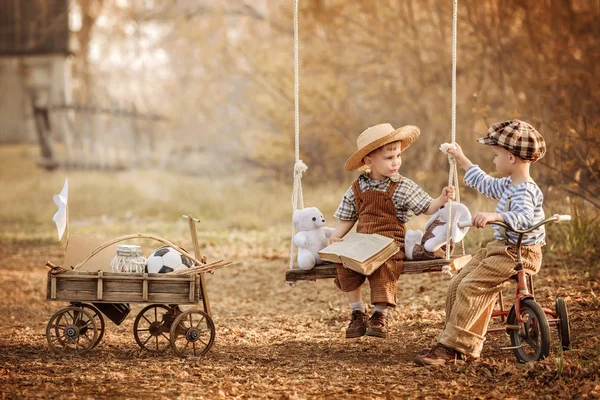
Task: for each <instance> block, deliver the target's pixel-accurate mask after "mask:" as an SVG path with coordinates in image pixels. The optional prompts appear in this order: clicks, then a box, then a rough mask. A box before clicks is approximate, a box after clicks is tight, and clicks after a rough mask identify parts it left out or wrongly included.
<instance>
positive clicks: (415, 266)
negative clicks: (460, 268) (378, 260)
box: [285, 256, 470, 282]
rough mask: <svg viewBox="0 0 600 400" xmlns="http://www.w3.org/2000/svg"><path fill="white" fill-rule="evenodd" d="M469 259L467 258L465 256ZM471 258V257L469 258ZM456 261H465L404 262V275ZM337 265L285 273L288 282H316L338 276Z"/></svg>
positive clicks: (439, 268)
mask: <svg viewBox="0 0 600 400" xmlns="http://www.w3.org/2000/svg"><path fill="white" fill-rule="evenodd" d="M465 257H467V256H465ZM468 257H470V256H468ZM455 259H460V260H464V258H463V256H452V257H450V261H447V260H444V259H441V258H440V259H435V260H419V261H404V269H403V270H402V273H403V274H420V273H424V272H440V271H441V270H442V267H444V266H445V265H451V264H452V262H453V261H454V260H455ZM336 265H337V264H333V263H327V264H323V265H316V266H315V267H314V268H313V269H310V270H302V269H299V268H293V269H288V270H287V271H286V273H285V280H286V282H296V281H316V280H318V279H332V278H335V277H336V276H337V266H336Z"/></svg>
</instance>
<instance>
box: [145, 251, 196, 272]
mask: <svg viewBox="0 0 600 400" xmlns="http://www.w3.org/2000/svg"><path fill="white" fill-rule="evenodd" d="M193 266H194V262H193V261H192V260H190V259H189V258H188V257H186V256H184V255H183V254H181V253H180V252H178V251H177V250H175V249H174V248H172V247H169V246H163V247H159V248H158V249H156V250H154V251H153V252H152V253H150V255H149V256H148V264H147V265H146V272H148V273H149V274H156V273H158V274H163V273H167V272H172V271H179V270H181V269H185V268H191V267H193Z"/></svg>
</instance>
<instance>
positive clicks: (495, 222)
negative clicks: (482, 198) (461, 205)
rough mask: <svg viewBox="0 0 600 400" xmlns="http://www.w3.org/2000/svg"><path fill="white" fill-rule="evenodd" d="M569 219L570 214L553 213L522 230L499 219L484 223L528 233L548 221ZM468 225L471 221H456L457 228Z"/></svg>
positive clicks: (471, 224)
mask: <svg viewBox="0 0 600 400" xmlns="http://www.w3.org/2000/svg"><path fill="white" fill-rule="evenodd" d="M570 220H571V216H570V215H559V214H554V215H553V216H551V217H548V218H546V219H545V220H543V221H541V222H538V223H537V224H535V225H534V226H532V227H531V228H529V229H524V230H518V229H513V228H512V227H510V226H509V225H507V224H506V223H504V222H500V221H494V222H488V223H487V224H486V225H498V226H502V227H504V228H505V229H507V230H509V231H512V232H515V233H518V234H522V233H528V232H531V231H533V230H535V229H537V228H539V227H540V226H542V225H545V224H547V223H548V222H566V221H570ZM470 226H473V221H459V222H458V227H459V228H468V227H470Z"/></svg>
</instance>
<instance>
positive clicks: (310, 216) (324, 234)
mask: <svg viewBox="0 0 600 400" xmlns="http://www.w3.org/2000/svg"><path fill="white" fill-rule="evenodd" d="M293 221H294V225H295V226H296V229H297V230H298V233H296V234H295V235H294V244H295V245H296V246H298V267H300V268H301V269H304V270H309V269H312V268H313V267H314V266H315V265H317V264H322V262H321V258H319V254H318V253H317V252H318V251H319V250H322V249H324V248H325V247H327V245H329V238H330V237H331V234H332V233H333V231H334V229H333V228H328V227H326V226H325V218H323V213H321V211H319V209H318V208H317V207H306V208H303V209H302V210H296V211H294V216H293Z"/></svg>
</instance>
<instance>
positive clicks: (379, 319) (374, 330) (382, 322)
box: [367, 311, 387, 339]
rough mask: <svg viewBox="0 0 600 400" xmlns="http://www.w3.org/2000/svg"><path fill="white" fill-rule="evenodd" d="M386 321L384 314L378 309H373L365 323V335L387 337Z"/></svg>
mask: <svg viewBox="0 0 600 400" xmlns="http://www.w3.org/2000/svg"><path fill="white" fill-rule="evenodd" d="M386 325H387V321H386V318H385V314H384V313H382V312H380V311H375V312H374V313H373V315H372V316H371V318H370V319H369V323H368V325H367V336H375V337H379V338H384V339H385V338H387V326H386Z"/></svg>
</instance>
